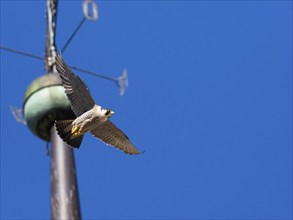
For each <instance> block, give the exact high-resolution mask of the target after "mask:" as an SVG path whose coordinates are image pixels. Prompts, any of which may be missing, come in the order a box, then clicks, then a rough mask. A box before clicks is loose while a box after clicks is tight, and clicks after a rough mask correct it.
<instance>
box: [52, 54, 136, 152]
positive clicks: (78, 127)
mask: <svg viewBox="0 0 293 220" xmlns="http://www.w3.org/2000/svg"><path fill="white" fill-rule="evenodd" d="M55 64H56V69H57V71H58V73H59V75H60V77H61V81H62V84H63V86H64V88H65V93H66V95H67V97H68V99H69V101H70V103H71V108H72V110H73V112H74V114H75V115H76V119H75V120H61V121H56V122H55V126H56V129H57V132H58V134H59V136H60V137H61V138H62V140H63V141H65V142H66V143H67V144H68V145H70V146H72V147H75V148H79V146H80V144H81V142H82V139H83V136H84V134H85V133H86V132H87V131H89V132H90V133H92V135H93V136H95V137H96V138H98V139H100V140H101V141H103V142H104V143H105V144H107V145H111V146H114V147H116V148H119V149H120V150H122V151H124V152H125V153H126V154H140V152H139V151H138V150H137V149H136V148H135V147H134V146H133V144H132V143H131V142H130V140H129V138H128V137H127V136H126V135H125V134H124V133H123V132H122V131H121V130H120V129H119V128H117V127H116V126H115V125H114V124H113V123H112V122H111V121H110V120H109V118H110V117H111V116H112V115H113V114H114V112H113V111H112V110H110V109H105V108H102V107H101V106H99V105H97V104H96V103H95V102H94V100H93V98H92V97H91V95H90V93H89V90H88V88H87V87H86V86H85V84H84V83H83V82H82V80H81V79H80V78H79V77H78V76H77V75H75V74H74V73H73V72H72V71H71V69H70V68H69V67H68V66H67V65H66V64H65V62H64V61H63V59H62V57H61V55H60V54H58V55H57V56H56V62H55Z"/></svg>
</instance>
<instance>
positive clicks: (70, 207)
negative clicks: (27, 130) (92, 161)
mask: <svg viewBox="0 0 293 220" xmlns="http://www.w3.org/2000/svg"><path fill="white" fill-rule="evenodd" d="M51 143H52V149H51V167H50V170H51V219H68V220H69V219H70V220H71V219H72V220H73V219H81V214H80V208H79V198H78V189H77V179H76V170H75V163H74V155H73V151H72V149H71V148H70V147H69V146H68V145H67V144H65V143H64V142H63V141H62V139H61V138H60V137H59V136H58V134H57V132H56V128H55V126H53V127H52V129H51Z"/></svg>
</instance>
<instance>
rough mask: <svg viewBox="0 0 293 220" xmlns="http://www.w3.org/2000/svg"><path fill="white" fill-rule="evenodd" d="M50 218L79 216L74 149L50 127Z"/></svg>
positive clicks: (53, 3)
mask: <svg viewBox="0 0 293 220" xmlns="http://www.w3.org/2000/svg"><path fill="white" fill-rule="evenodd" d="M57 8H58V0H47V34H46V49H45V55H46V61H45V66H46V70H47V73H48V74H49V73H54V72H55V68H54V60H55V56H56V46H55V36H56V35H55V33H56V31H55V30H56V18H57ZM50 137H51V138H50V139H51V153H50V155H51V161H50V176H51V178H50V180H51V219H81V213H80V206H79V196H78V187H77V178H76V169H75V162H74V155H73V150H72V148H71V147H69V146H68V145H67V144H66V143H64V142H63V141H62V139H61V138H60V137H59V136H58V134H57V131H56V128H55V126H54V125H53V126H52V127H51V131H50Z"/></svg>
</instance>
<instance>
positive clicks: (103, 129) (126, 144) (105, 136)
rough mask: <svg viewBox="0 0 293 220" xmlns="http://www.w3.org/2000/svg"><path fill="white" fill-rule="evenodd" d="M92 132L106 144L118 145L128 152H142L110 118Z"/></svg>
mask: <svg viewBox="0 0 293 220" xmlns="http://www.w3.org/2000/svg"><path fill="white" fill-rule="evenodd" d="M90 132H91V133H92V135H94V136H95V137H96V138H99V139H100V140H102V141H103V142H104V143H105V144H107V145H112V146H114V147H117V148H119V149H120V150H122V151H124V152H125V153H127V154H140V152H139V151H138V150H137V149H136V148H135V147H134V146H133V144H132V143H131V142H130V140H129V139H128V137H127V136H126V135H125V134H124V133H123V132H122V131H121V130H120V129H119V128H117V127H116V126H115V125H114V124H113V123H112V122H111V121H109V120H108V121H106V122H104V123H102V124H101V125H100V126H99V127H98V128H96V129H93V130H91V131H90Z"/></svg>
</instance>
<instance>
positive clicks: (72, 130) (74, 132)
mask: <svg viewBox="0 0 293 220" xmlns="http://www.w3.org/2000/svg"><path fill="white" fill-rule="evenodd" d="M71 134H72V135H73V136H78V135H80V132H79V130H78V127H72V128H71Z"/></svg>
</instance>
